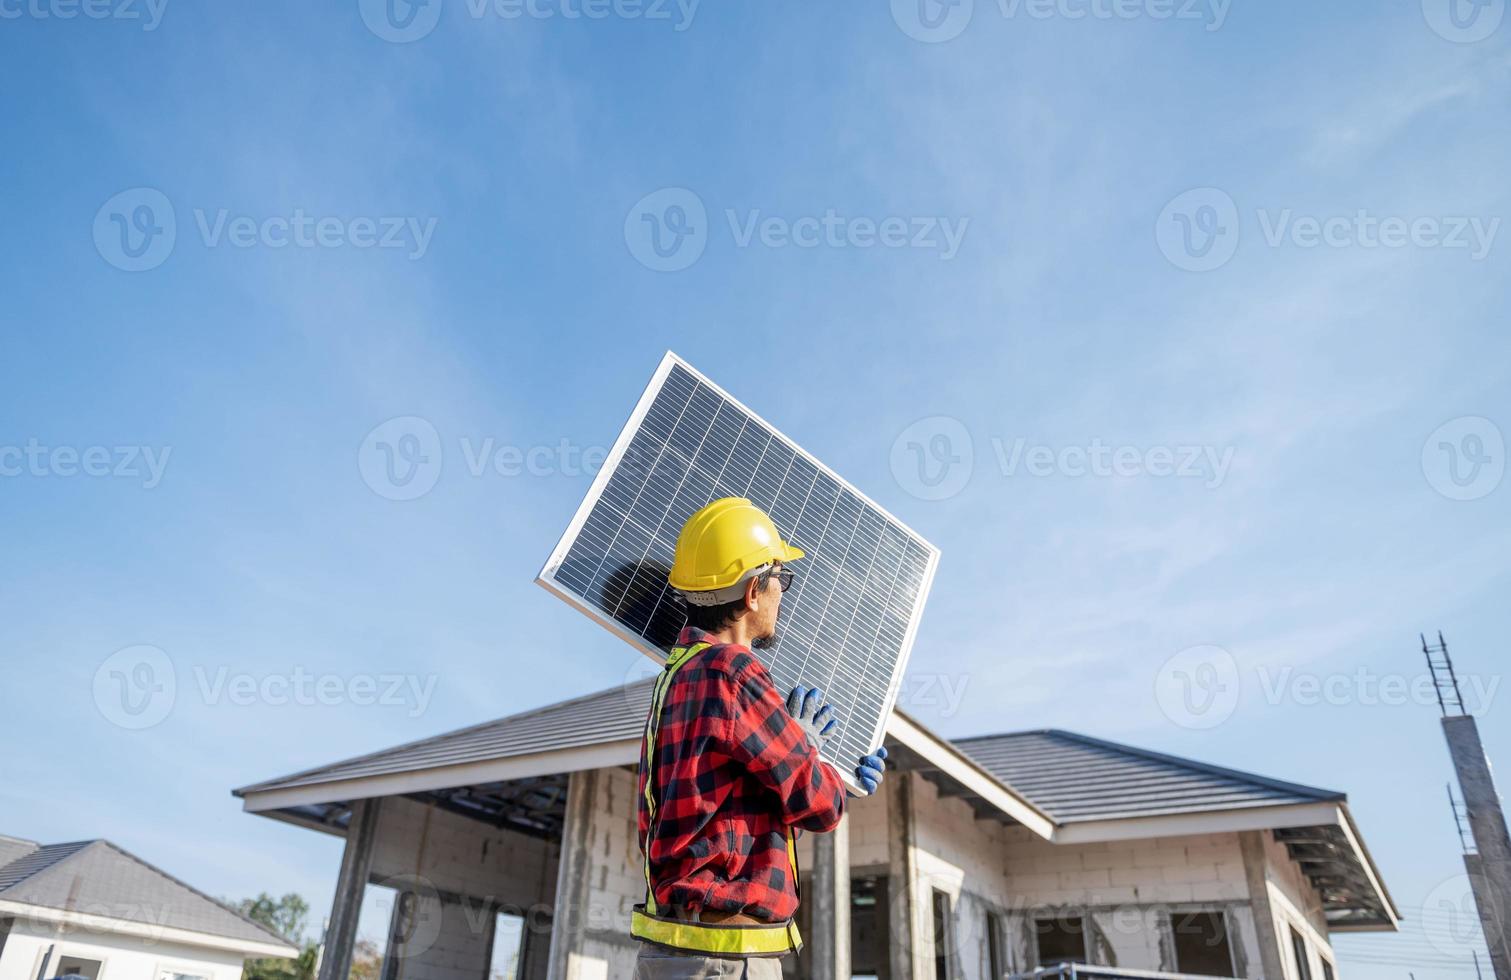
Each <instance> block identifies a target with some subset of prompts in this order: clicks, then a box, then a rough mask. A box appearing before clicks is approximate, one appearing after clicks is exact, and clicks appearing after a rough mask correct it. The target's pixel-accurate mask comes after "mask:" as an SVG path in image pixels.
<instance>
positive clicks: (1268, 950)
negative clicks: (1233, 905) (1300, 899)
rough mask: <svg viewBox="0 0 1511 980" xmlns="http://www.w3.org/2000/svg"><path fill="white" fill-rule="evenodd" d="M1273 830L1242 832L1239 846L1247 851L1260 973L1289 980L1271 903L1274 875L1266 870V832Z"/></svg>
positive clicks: (1245, 865) (1246, 874) (1266, 977)
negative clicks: (1271, 883)
mask: <svg viewBox="0 0 1511 980" xmlns="http://www.w3.org/2000/svg"><path fill="white" fill-rule="evenodd" d="M1266 833H1269V831H1264V830H1246V831H1244V832H1243V833H1240V834H1239V835H1238V848H1239V851H1240V853H1242V854H1243V873H1244V877H1245V879H1246V880H1247V882H1248V886H1249V907H1250V908H1251V909H1253V911H1254V934H1255V938H1256V940H1257V942H1258V944H1259V964H1258V966H1259V976H1261V977H1263V978H1264V980H1285V964H1284V961H1283V960H1281V958H1280V956H1281V950H1282V947H1281V945H1280V930H1279V929H1277V928H1276V926H1275V908H1274V906H1273V905H1272V904H1271V903H1270V876H1269V872H1268V871H1267V870H1266V866H1267V864H1268V861H1269V859H1268V858H1267V857H1266V856H1265V851H1264V835H1265V834H1266ZM1249 976H1251V977H1252V976H1254V964H1252V963H1251V964H1249Z"/></svg>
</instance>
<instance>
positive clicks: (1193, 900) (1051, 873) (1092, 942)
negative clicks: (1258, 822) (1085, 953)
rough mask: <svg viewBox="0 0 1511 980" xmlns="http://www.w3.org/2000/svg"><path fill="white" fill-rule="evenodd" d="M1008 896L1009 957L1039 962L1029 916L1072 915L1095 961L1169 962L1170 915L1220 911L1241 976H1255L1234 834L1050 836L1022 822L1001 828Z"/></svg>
mask: <svg viewBox="0 0 1511 980" xmlns="http://www.w3.org/2000/svg"><path fill="white" fill-rule="evenodd" d="M1005 861H1006V868H1007V873H1008V877H1007V886H1008V889H1009V891H1010V892H1011V894H1012V895H1013V901H1014V910H1013V911H1014V915H1013V917H1012V921H1011V936H1010V938H1011V947H1012V955H1013V957H1014V959H1015V961H1016V962H1017V963H1021V964H1022V965H1023V968H1031V967H1033V966H1036V965H1038V956H1037V953H1036V945H1037V944H1036V941H1035V938H1034V935H1033V920H1034V919H1035V918H1052V917H1055V916H1074V915H1080V916H1081V917H1082V919H1083V922H1084V926H1085V929H1086V932H1087V936H1088V948H1089V951H1090V957H1091V959H1092V960H1093V961H1094V962H1097V963H1101V964H1106V965H1116V966H1121V967H1126V968H1132V969H1141V970H1167V971H1173V970H1175V969H1176V967H1177V964H1176V962H1175V942H1174V936H1173V933H1172V928H1173V927H1172V921H1175V920H1178V917H1179V916H1180V914H1181V913H1184V912H1196V911H1212V912H1222V913H1224V916H1225V918H1226V921H1227V923H1228V942H1229V945H1230V946H1231V947H1232V949H1233V954H1234V960H1235V972H1236V973H1237V975H1239V976H1250V977H1258V976H1260V971H1259V968H1258V953H1259V947H1258V940H1257V937H1256V931H1255V927H1254V916H1253V911H1252V909H1251V907H1250V904H1249V893H1248V887H1247V882H1246V879H1245V874H1244V864H1243V856H1242V853H1241V851H1240V849H1239V846H1238V838H1237V835H1235V834H1204V835H1189V836H1183V837H1166V838H1153V839H1149V840H1134V841H1113V842H1106V843H1093V844H1051V843H1049V842H1048V841H1045V840H1044V839H1043V838H1041V837H1039V836H1038V835H1036V834H1034V833H1032V832H1031V831H1029V830H1027V829H1026V828H1023V827H1014V828H1012V829H1010V830H1009V831H1008V832H1007V845H1006V850H1005Z"/></svg>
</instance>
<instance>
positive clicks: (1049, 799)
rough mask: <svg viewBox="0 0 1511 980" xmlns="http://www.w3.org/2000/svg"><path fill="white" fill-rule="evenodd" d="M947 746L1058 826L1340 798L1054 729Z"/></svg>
mask: <svg viewBox="0 0 1511 980" xmlns="http://www.w3.org/2000/svg"><path fill="white" fill-rule="evenodd" d="M954 744H955V745H956V746H957V747H959V748H960V749H961V750H962V751H964V752H965V753H966V754H967V755H969V756H970V757H971V758H973V759H975V760H976V761H977V762H978V763H980V764H981V766H982V767H983V768H984V769H986V770H987V771H988V772H990V773H991V774H992V775H993V776H996V777H997V779H999V780H1000V781H1001V782H1003V783H1004V784H1006V785H1007V786H1010V787H1012V789H1013V790H1014V791H1016V792H1017V793H1018V794H1019V795H1021V796H1023V797H1024V798H1025V799H1027V800H1029V801H1030V802H1031V803H1033V804H1034V806H1036V807H1038V808H1039V809H1041V810H1043V811H1044V812H1045V813H1047V814H1048V815H1049V816H1050V817H1051V818H1052V819H1053V820H1054V821H1055V822H1056V823H1060V824H1065V823H1075V822H1078V821H1087V820H1117V819H1123V818H1128V817H1151V816H1166V815H1170V814H1179V813H1209V812H1213V811H1220V810H1236V809H1244V808H1248V807H1259V806H1283V805H1286V804H1292V803H1316V802H1320V801H1329V802H1342V801H1343V800H1344V799H1346V797H1345V796H1344V794H1342V793H1337V792H1334V791H1332V790H1325V789H1316V788H1314V787H1311V786H1300V785H1297V784H1295V783H1286V782H1281V781H1280V780H1276V779H1268V778H1266V777H1264V776H1256V775H1253V774H1252V773H1246V772H1239V771H1238V770H1236V769H1224V768H1222V767H1220V766H1213V765H1208V764H1206V763H1203V762H1195V761H1193V760H1191V759H1182V758H1178V757H1176V756H1171V755H1164V754H1162V753H1159V752H1150V751H1147V750H1145V749H1138V748H1134V747H1132V746H1129V745H1122V744H1119V743H1117V742H1106V741H1102V740H1101V739H1096V738H1090V737H1088V736H1085V735H1077V734H1075V733H1074V732H1065V731H1059V730H1056V729H1046V730H1043V731H1033V732H1017V733H1013V734H1008V735H982V736H978V737H975V738H963V739H956V740H955V743H954Z"/></svg>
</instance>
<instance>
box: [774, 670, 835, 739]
mask: <svg viewBox="0 0 1511 980" xmlns="http://www.w3.org/2000/svg"><path fill="white" fill-rule="evenodd" d="M787 713H788V714H789V715H791V716H792V719H793V720H794V721H796V722H797V723H798V724H799V725H801V726H802V728H803V734H804V735H806V736H808V744H809V745H811V746H813V747H814V748H815V749H817V748H821V747H822V746H823V744H824V743H825V742H827V741H828V740H829V736H830V735H833V734H834V729H835V728H836V727H838V725H839V719H838V718H835V717H834V708H833V707H832V706H830V705H827V704H824V692H823V691H820V690H819V689H818V688H816V687H804V686H803V685H801V684H799V685H798V686H797V687H794V688H793V689H792V693H791V694H789V695H787Z"/></svg>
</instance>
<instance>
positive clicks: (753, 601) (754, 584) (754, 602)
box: [745, 575, 761, 610]
mask: <svg viewBox="0 0 1511 980" xmlns="http://www.w3.org/2000/svg"><path fill="white" fill-rule="evenodd" d="M760 602H761V577H760V576H759V575H757V576H756V577H755V578H753V579H751V580H750V581H748V582H746V583H745V605H746V606H748V607H750V609H751V610H755V609H756V608H757V607H758V606H759V605H760Z"/></svg>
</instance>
